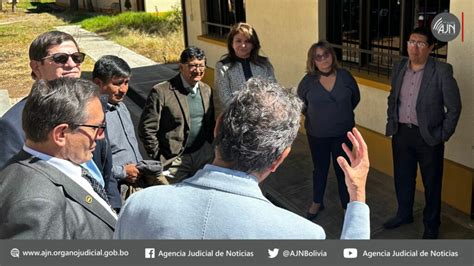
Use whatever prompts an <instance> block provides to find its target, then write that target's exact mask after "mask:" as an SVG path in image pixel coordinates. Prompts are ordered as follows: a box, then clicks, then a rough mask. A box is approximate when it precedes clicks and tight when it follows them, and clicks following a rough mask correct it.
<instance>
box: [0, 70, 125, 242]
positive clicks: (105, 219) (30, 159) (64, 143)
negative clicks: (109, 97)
mask: <svg viewBox="0 0 474 266" xmlns="http://www.w3.org/2000/svg"><path fill="white" fill-rule="evenodd" d="M22 117H23V120H22V125H23V130H24V132H25V135H26V141H25V144H24V146H23V148H22V150H21V151H20V152H19V153H18V154H17V155H15V156H14V157H13V158H12V159H11V160H10V163H9V164H8V165H7V166H6V167H5V168H4V169H3V170H2V171H0V176H1V177H2V178H1V179H0V202H1V203H2V204H1V205H0V206H1V207H0V239H3V238H16V239H108V238H111V237H112V232H113V230H114V226H115V222H116V219H117V216H116V214H115V213H114V212H113V210H112V209H111V207H110V206H109V204H108V200H107V195H106V194H105V191H104V189H103V187H102V186H101V185H100V184H99V183H98V181H96V179H94V178H93V177H91V175H90V173H89V172H88V171H87V170H86V168H85V163H86V162H87V161H89V160H91V158H92V152H93V151H94V149H95V147H96V140H99V139H103V138H104V136H105V134H104V130H105V124H104V113H103V112H102V105H101V102H100V100H99V88H98V87H97V86H96V85H94V84H93V83H91V82H89V81H85V80H81V79H73V78H59V79H56V80H52V81H46V80H38V81H36V82H35V84H34V85H33V88H32V89H31V92H30V94H29V96H28V99H27V100H26V103H25V107H24V109H23V116H22Z"/></svg>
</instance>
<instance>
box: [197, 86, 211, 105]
mask: <svg viewBox="0 0 474 266" xmlns="http://www.w3.org/2000/svg"><path fill="white" fill-rule="evenodd" d="M199 91H200V92H201V98H202V103H203V105H204V113H207V110H208V109H209V98H210V95H209V93H210V90H208V89H207V87H206V85H205V84H204V83H203V82H201V81H199Z"/></svg>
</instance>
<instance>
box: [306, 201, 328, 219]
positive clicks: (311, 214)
mask: <svg viewBox="0 0 474 266" xmlns="http://www.w3.org/2000/svg"><path fill="white" fill-rule="evenodd" d="M322 210H324V205H321V206H320V207H319V209H318V211H316V213H310V212H307V213H306V219H308V220H310V221H312V220H314V219H316V217H318V214H319V213H320V212H321V211H322Z"/></svg>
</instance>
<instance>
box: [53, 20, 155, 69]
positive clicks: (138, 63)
mask: <svg viewBox="0 0 474 266" xmlns="http://www.w3.org/2000/svg"><path fill="white" fill-rule="evenodd" d="M56 29H57V30H59V31H64V32H67V33H69V34H71V35H72V36H73V37H74V39H75V40H76V42H77V44H78V45H79V47H80V49H81V51H83V52H84V53H86V54H87V55H88V56H90V57H91V58H92V59H94V61H97V60H99V58H101V57H102V56H104V55H116V56H118V57H121V58H122V59H124V60H125V61H127V63H128V64H129V65H130V67H131V68H135V67H143V66H151V65H156V64H158V63H157V62H155V61H153V60H151V59H149V58H147V57H144V56H142V55H139V54H137V53H135V52H134V51H132V50H130V49H128V48H126V47H123V46H121V45H118V44H116V43H115V42H112V41H109V40H106V39H104V38H103V37H100V36H99V35H97V34H95V33H93V32H90V31H87V30H84V29H83V28H81V26H78V25H68V26H59V27H56Z"/></svg>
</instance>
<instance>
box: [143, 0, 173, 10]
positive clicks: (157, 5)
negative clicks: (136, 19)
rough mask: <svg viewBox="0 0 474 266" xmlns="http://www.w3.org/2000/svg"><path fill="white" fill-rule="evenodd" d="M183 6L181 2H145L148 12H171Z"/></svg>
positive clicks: (146, 0)
mask: <svg viewBox="0 0 474 266" xmlns="http://www.w3.org/2000/svg"><path fill="white" fill-rule="evenodd" d="M175 6H181V1H180V0H145V11H146V12H164V11H171V10H173V7H175Z"/></svg>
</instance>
